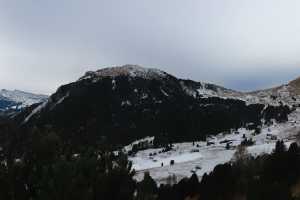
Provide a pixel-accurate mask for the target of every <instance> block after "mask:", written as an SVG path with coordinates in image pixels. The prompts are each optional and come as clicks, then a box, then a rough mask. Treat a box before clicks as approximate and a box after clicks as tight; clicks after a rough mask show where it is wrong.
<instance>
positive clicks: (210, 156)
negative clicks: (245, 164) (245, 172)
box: [129, 109, 300, 183]
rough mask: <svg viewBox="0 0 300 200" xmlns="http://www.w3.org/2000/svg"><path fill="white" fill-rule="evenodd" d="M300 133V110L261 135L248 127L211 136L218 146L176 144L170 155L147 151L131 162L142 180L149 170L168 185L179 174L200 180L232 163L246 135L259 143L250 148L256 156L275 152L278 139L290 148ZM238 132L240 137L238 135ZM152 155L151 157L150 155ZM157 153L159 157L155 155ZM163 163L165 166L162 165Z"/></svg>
mask: <svg viewBox="0 0 300 200" xmlns="http://www.w3.org/2000/svg"><path fill="white" fill-rule="evenodd" d="M299 131H300V109H298V110H296V111H295V112H293V113H292V114H291V115H290V117H289V121H288V122H286V123H282V124H276V123H275V124H273V125H272V126H269V127H268V126H265V127H263V128H262V132H261V134H259V135H253V131H250V130H246V129H244V128H242V129H239V130H238V132H233V133H231V134H227V135H223V134H222V133H221V134H219V135H217V136H216V137H210V138H208V139H207V141H208V142H211V143H214V144H212V145H210V146H208V145H207V142H206V141H205V142H204V141H198V142H195V144H194V145H193V144H192V143H178V144H174V149H173V150H172V151H170V152H166V153H158V152H160V151H161V150H162V149H147V150H144V151H140V152H138V153H137V154H136V155H135V156H131V157H130V158H129V159H130V160H131V161H132V163H133V168H134V169H135V170H136V171H137V175H136V176H135V178H136V179H137V180H141V179H142V178H143V174H144V172H145V171H149V172H150V174H151V176H152V177H153V178H154V179H155V180H156V181H157V182H158V183H165V182H166V180H167V178H168V177H169V176H170V175H173V174H175V175H176V177H177V178H178V180H180V179H182V178H184V177H189V176H191V175H192V173H197V175H198V176H199V177H201V176H203V174H204V173H208V172H211V171H212V170H213V169H214V167H215V166H216V165H218V164H222V163H226V162H229V161H230V160H231V159H232V158H233V155H234V153H235V151H236V147H237V146H238V145H239V144H240V143H241V141H242V140H243V135H245V136H246V137H247V138H248V139H249V138H252V140H253V141H255V144H254V145H253V146H249V147H248V148H247V149H248V152H249V153H251V154H252V155H254V156H257V155H261V154H264V153H271V152H272V151H273V149H274V147H275V143H276V141H277V139H283V140H284V141H285V143H286V144H287V145H289V144H290V143H291V142H292V141H294V140H295V135H296V134H297V133H299ZM237 133H238V134H237ZM225 141H227V142H231V145H230V146H231V147H230V149H226V142H225ZM150 154H151V156H149V155H150ZM153 154H156V155H153ZM171 160H174V161H175V165H174V166H170V161H171ZM162 163H163V165H164V166H163V167H161V164H162Z"/></svg>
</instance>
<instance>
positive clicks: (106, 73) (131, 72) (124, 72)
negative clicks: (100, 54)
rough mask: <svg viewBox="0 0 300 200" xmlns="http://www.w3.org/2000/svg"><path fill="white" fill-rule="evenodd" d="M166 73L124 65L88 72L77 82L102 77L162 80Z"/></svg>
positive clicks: (95, 79)
mask: <svg viewBox="0 0 300 200" xmlns="http://www.w3.org/2000/svg"><path fill="white" fill-rule="evenodd" d="M166 75H167V73H165V72H163V71H161V70H158V69H154V68H144V67H141V66H139V65H124V66H119V67H110V68H103V69H100V70H97V71H94V72H93V71H89V72H87V73H86V74H85V75H84V76H83V77H81V78H80V79H79V80H85V79H93V80H94V81H97V80H98V79H101V78H103V77H112V78H113V77H117V76H129V77H133V78H134V77H139V78H143V79H162V78H165V77H166Z"/></svg>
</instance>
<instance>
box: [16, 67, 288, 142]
mask: <svg viewBox="0 0 300 200" xmlns="http://www.w3.org/2000/svg"><path fill="white" fill-rule="evenodd" d="M243 95H244V94H243V93H241V92H236V91H233V90H230V89H226V88H223V87H221V86H217V85H213V84H208V83H202V82H196V81H192V80H183V79H179V78H176V77H174V76H172V75H170V74H168V73H166V72H163V71H161V70H158V69H149V68H143V67H140V66H136V65H125V66H121V67H112V68H104V69H100V70H98V71H94V72H87V73H86V74H85V75H84V76H83V77H81V78H79V79H78V80H77V81H75V82H73V83H70V84H67V85H63V86H61V87H60V88H59V89H58V90H57V91H56V93H54V94H53V95H51V96H50V98H49V99H48V100H47V101H46V102H44V103H42V104H40V105H36V106H32V107H31V108H30V109H26V111H24V112H22V113H21V114H20V115H19V116H18V117H17V119H18V121H19V122H20V123H21V124H22V126H24V127H27V128H29V129H30V128H32V127H38V128H40V129H43V128H45V126H47V127H51V128H52V129H54V130H55V131H56V132H58V133H59V134H60V135H61V137H62V138H63V139H64V140H65V142H66V143H69V144H72V145H75V146H80V145H88V144H90V145H94V144H95V143H99V142H100V143H102V142H103V143H105V144H112V145H114V146H118V145H120V146H123V145H125V144H129V143H130V142H132V141H134V140H136V139H140V138H143V137H146V136H155V138H156V142H157V143H159V144H162V143H166V142H171V141H172V142H181V141H191V140H196V139H205V137H207V136H208V135H211V134H217V133H220V132H224V131H230V130H231V129H236V128H239V127H248V128H256V127H259V126H261V124H262V123H272V122H273V120H275V121H278V122H281V121H286V120H287V119H288V114H289V113H290V112H291V110H290V107H289V106H287V105H265V104H262V103H256V102H254V103H249V102H247V101H245V100H244V99H243V98H242V97H243Z"/></svg>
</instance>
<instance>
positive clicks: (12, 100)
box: [0, 89, 48, 114]
mask: <svg viewBox="0 0 300 200" xmlns="http://www.w3.org/2000/svg"><path fill="white" fill-rule="evenodd" d="M47 98H48V97H47V96H46V95H40V94H32V93H28V92H23V91H20V90H13V91H11V90H5V89H2V90H0V113H1V114H5V113H6V114H7V113H13V112H16V111H20V110H21V109H23V108H25V107H27V106H30V105H33V104H36V103H40V102H43V101H45V100H46V99H47Z"/></svg>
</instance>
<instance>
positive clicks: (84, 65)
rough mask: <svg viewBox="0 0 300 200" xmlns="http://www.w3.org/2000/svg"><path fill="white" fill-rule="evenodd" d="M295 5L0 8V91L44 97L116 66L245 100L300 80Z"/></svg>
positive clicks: (231, 2)
mask: <svg viewBox="0 0 300 200" xmlns="http://www.w3.org/2000/svg"><path fill="white" fill-rule="evenodd" d="M299 7H300V2H299V1H298V0H290V1H288V2H287V1H285V0H245V1H241V0H226V1H220V0H187V1H182V0H164V1H162V0H151V1H150V0H128V1H124V0H97V1H96V0H95V1H92V0H86V1H82V0H51V1H48V0H43V1H35V0H28V1H18V0H3V1H0V86H1V88H9V89H13V88H18V89H23V90H29V91H34V92H42V93H51V92H53V91H55V89H56V88H57V87H58V86H59V85H60V84H63V83H68V82H70V81H73V80H76V79H77V78H78V77H79V76H81V75H82V74H83V73H84V72H85V71H87V70H94V69H98V68H100V67H104V66H111V65H121V64H127V63H132V64H140V65H144V66H150V67H157V68H161V69H163V70H165V71H167V72H170V73H172V74H174V75H177V76H179V77H183V78H190V79H195V80H203V81H209V82H214V83H218V84H222V85H225V86H227V87H231V88H234V89H241V90H250V89H258V88H264V87H270V86H273V85H277V84H281V83H282V82H287V81H288V80H290V79H292V78H295V77H297V76H298V75H300V67H299V64H300V56H299V55H298V53H299V52H300V37H299V32H300V24H299V23H298V19H299V18H300V13H299V12H298V10H299Z"/></svg>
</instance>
